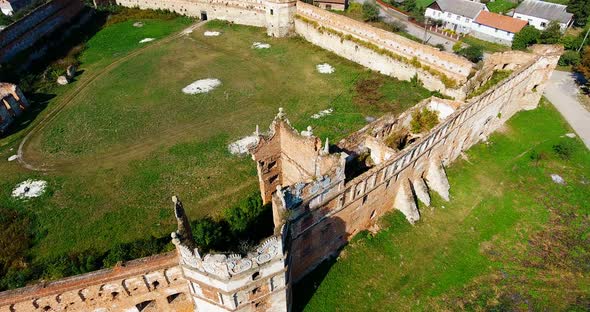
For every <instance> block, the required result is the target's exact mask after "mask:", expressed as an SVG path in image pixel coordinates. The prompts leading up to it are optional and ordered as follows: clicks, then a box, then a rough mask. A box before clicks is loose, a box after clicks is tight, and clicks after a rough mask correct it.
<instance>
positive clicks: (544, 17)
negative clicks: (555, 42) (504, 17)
mask: <svg viewBox="0 0 590 312" xmlns="http://www.w3.org/2000/svg"><path fill="white" fill-rule="evenodd" d="M565 9H566V6H565V5H561V4H556V3H550V2H545V1H537V0H524V1H523V2H522V3H521V4H520V5H519V6H518V7H517V8H516V10H514V18H518V19H521V20H523V21H527V22H528V23H529V25H532V26H534V27H535V28H537V29H539V30H544V29H545V28H547V26H548V25H549V23H550V22H551V21H558V22H559V25H560V26H561V31H562V32H564V31H565V30H566V29H567V28H568V27H569V26H570V25H571V24H572V22H573V14H571V13H568V12H567V11H566V10H565Z"/></svg>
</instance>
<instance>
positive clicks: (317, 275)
mask: <svg viewBox="0 0 590 312" xmlns="http://www.w3.org/2000/svg"><path fill="white" fill-rule="evenodd" d="M335 263H336V257H331V258H330V259H327V260H324V261H323V262H322V263H320V265H318V266H317V267H316V268H315V269H314V270H313V271H311V272H310V273H308V274H307V275H306V276H305V277H304V278H302V279H301V280H300V281H299V282H297V283H296V284H295V285H294V286H293V305H292V308H293V310H292V311H294V312H299V311H303V309H304V308H305V306H306V305H307V303H309V301H310V300H311V297H313V295H314V293H315V292H316V290H317V289H318V287H320V285H321V284H322V281H323V280H324V279H325V278H326V276H327V275H328V272H330V269H331V268H332V266H333V265H334V264H335Z"/></svg>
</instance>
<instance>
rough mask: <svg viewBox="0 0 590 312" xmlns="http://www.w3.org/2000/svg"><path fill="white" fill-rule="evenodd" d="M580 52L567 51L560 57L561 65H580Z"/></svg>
mask: <svg viewBox="0 0 590 312" xmlns="http://www.w3.org/2000/svg"><path fill="white" fill-rule="evenodd" d="M581 60H582V59H581V58H580V54H579V53H578V52H576V51H565V53H563V55H561V57H560V58H559V65H560V66H569V65H572V66H578V65H579V64H580V61H581Z"/></svg>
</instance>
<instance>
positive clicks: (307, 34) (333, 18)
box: [295, 2, 473, 99]
mask: <svg viewBox="0 0 590 312" xmlns="http://www.w3.org/2000/svg"><path fill="white" fill-rule="evenodd" d="M296 14H297V15H296V18H295V32H296V33H297V34H298V35H300V36H302V37H303V38H305V39H306V40H307V41H309V42H311V43H313V44H315V45H317V46H320V47H322V48H324V49H326V50H329V51H332V52H334V53H336V54H338V55H339V56H341V57H344V58H346V59H349V60H351V61H353V62H356V63H359V64H361V65H363V66H365V67H368V68H370V69H373V70H376V71H379V72H381V73H383V74H385V75H390V76H394V77H397V78H399V79H402V80H410V79H411V78H412V77H413V76H414V75H416V74H418V77H419V78H420V80H421V81H422V82H423V83H424V86H425V87H426V88H427V89H429V90H433V91H434V90H438V91H440V92H441V93H443V94H446V95H449V96H453V97H455V98H457V99H462V98H464V97H465V95H464V94H463V93H462V92H461V90H460V88H459V87H460V85H462V84H464V83H465V82H466V80H467V77H468V76H469V74H470V72H471V70H472V67H473V64H472V63H471V62H469V61H468V60H467V59H465V58H462V57H459V56H456V55H453V54H451V53H446V52H441V51H439V50H438V49H436V48H433V47H430V46H427V45H422V44H419V43H417V42H414V41H412V40H409V39H407V38H404V37H402V36H399V35H396V34H394V33H392V32H388V31H385V30H382V29H378V28H375V27H372V26H370V25H367V24H365V23H362V22H358V21H355V20H353V19H350V18H348V17H345V16H341V15H338V14H334V13H331V12H328V11H326V10H322V9H320V8H317V7H315V6H313V5H309V4H306V3H303V2H298V3H297V13H296ZM335 32H338V33H339V34H336V33H335ZM360 42H364V43H365V44H359V43H360ZM377 49H381V50H385V52H386V53H380V52H377V51H376V50H377ZM392 55H395V56H394V57H392ZM433 72H438V73H440V74H443V75H445V76H446V77H447V80H451V81H454V86H451V85H450V84H449V83H448V82H447V83H446V84H447V85H445V82H444V80H445V79H441V76H440V75H436V74H433Z"/></svg>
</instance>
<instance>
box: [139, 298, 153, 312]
mask: <svg viewBox="0 0 590 312" xmlns="http://www.w3.org/2000/svg"><path fill="white" fill-rule="evenodd" d="M155 306H156V301H154V300H147V301H144V302H141V303H138V304H136V305H135V307H136V308H137V310H138V311H143V310H145V309H147V308H148V307H155Z"/></svg>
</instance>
